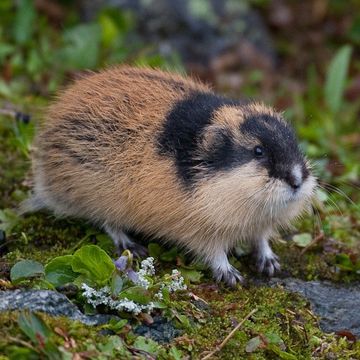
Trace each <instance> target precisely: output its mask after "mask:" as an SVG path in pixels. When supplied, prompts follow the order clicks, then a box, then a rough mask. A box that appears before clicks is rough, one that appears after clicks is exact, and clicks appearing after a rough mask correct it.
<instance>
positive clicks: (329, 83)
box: [324, 45, 352, 114]
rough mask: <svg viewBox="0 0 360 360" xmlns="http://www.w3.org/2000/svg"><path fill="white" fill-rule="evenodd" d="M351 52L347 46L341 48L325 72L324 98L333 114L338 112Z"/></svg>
mask: <svg viewBox="0 0 360 360" xmlns="http://www.w3.org/2000/svg"><path fill="white" fill-rule="evenodd" d="M351 52H352V49H351V47H350V46H349V45H345V46H343V47H342V48H341V49H340V50H339V51H338V52H337V53H336V55H335V57H334V58H333V59H332V61H331V63H330V65H329V67H328V70H327V75H326V82H325V88H324V96H325V102H326V105H327V106H328V108H329V109H330V110H331V111H332V113H333V114H336V113H337V112H338V111H339V109H340V106H341V103H342V98H343V94H344V90H345V82H346V77H347V73H348V68H349V63H350V57H351Z"/></svg>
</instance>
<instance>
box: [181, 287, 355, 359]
mask: <svg viewBox="0 0 360 360" xmlns="http://www.w3.org/2000/svg"><path fill="white" fill-rule="evenodd" d="M203 289H204V288H203ZM193 291H194V293H196V294H197V295H198V296H200V297H202V298H203V299H204V300H206V301H208V302H209V305H210V308H211V311H210V312H209V313H208V317H207V322H206V323H205V325H202V326H199V327H196V328H194V329H193V331H192V332H191V333H189V334H188V335H187V336H188V338H190V339H191V340H192V344H193V346H192V349H191V350H192V351H191V356H192V358H201V357H202V356H204V354H206V351H211V350H213V349H215V348H216V347H217V346H218V345H219V344H220V342H221V341H222V340H223V339H225V337H226V336H227V335H228V334H229V333H230V331H231V330H232V329H233V328H234V327H235V326H236V324H237V323H238V322H240V321H241V320H242V319H243V318H244V317H245V316H246V315H247V314H248V313H249V312H250V311H251V310H253V309H257V312H256V313H255V314H254V315H253V316H252V317H251V319H250V320H248V321H246V322H245V323H244V325H243V326H242V327H241V328H240V330H239V331H238V332H236V333H235V335H234V336H233V337H232V339H231V340H230V341H229V342H228V343H227V344H226V346H225V347H224V348H223V349H222V350H221V351H220V352H218V353H217V358H219V359H278V358H279V356H278V355H277V354H276V353H275V352H274V351H273V350H270V348H271V347H269V346H263V348H259V349H257V350H255V351H254V352H253V353H247V352H246V351H245V348H246V344H247V343H248V341H249V340H250V339H251V338H253V337H255V336H260V337H269V338H271V337H279V338H281V340H282V342H283V344H282V345H281V346H279V348H280V347H281V349H282V350H283V351H285V352H287V353H289V354H293V355H294V356H295V357H296V358H297V359H310V358H311V357H312V356H313V354H314V353H317V355H318V357H319V358H326V354H328V353H334V354H336V356H337V358H342V359H350V358H351V357H354V356H359V355H360V346H359V344H353V343H351V342H349V341H347V340H344V339H341V338H337V337H334V336H333V335H325V334H323V333H322V332H321V330H320V329H319V327H318V321H317V318H316V317H315V316H314V314H313V313H312V312H311V310H310V308H309V305H308V304H307V302H306V301H305V300H304V299H303V298H301V297H300V296H298V295H295V294H292V293H288V292H286V291H284V290H283V289H282V288H281V287H277V288H264V287H251V288H249V289H239V290H237V291H231V292H230V291H226V290H223V291H221V292H219V293H218V294H217V296H215V298H214V295H213V294H211V292H213V291H214V289H212V291H209V289H208V290H207V289H206V288H205V289H204V290H201V289H199V288H197V289H196V288H194V289H193ZM209 294H210V296H209ZM183 341H184V340H183V339H180V343H181V342H183ZM178 343H179V341H178ZM320 345H321V346H322V347H319V346H320ZM187 346H188V344H187V345H185V346H184V347H183V349H185V348H186V347H187ZM320 348H321V349H322V350H319V349H320Z"/></svg>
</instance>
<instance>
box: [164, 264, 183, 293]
mask: <svg viewBox="0 0 360 360" xmlns="http://www.w3.org/2000/svg"><path fill="white" fill-rule="evenodd" d="M162 288H167V289H168V290H169V292H171V293H172V292H175V291H178V290H186V289H187V286H186V284H185V281H184V278H183V277H182V276H181V273H180V271H179V270H177V269H174V270H173V271H172V273H171V282H169V283H168V284H163V287H162Z"/></svg>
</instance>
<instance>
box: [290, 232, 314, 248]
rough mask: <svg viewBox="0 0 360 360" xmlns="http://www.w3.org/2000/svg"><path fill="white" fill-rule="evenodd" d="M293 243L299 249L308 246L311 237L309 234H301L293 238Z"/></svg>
mask: <svg viewBox="0 0 360 360" xmlns="http://www.w3.org/2000/svg"><path fill="white" fill-rule="evenodd" d="M293 241H294V243H295V244H296V245H297V246H299V247H305V246H308V245H309V244H310V243H311V241H312V236H311V234H309V233H303V234H298V235H294V236H293Z"/></svg>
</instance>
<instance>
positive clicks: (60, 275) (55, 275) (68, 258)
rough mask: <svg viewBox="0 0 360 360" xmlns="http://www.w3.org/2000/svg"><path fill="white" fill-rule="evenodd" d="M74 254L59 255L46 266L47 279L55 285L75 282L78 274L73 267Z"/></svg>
mask: <svg viewBox="0 0 360 360" xmlns="http://www.w3.org/2000/svg"><path fill="white" fill-rule="evenodd" d="M72 261H73V256H72V255H64V256H58V257H56V258H54V259H53V260H51V261H50V262H49V263H48V264H47V265H46V266H45V279H46V280H47V281H49V282H50V283H51V284H53V285H54V286H62V285H65V284H68V283H71V282H73V281H74V280H75V279H76V278H77V277H78V274H77V273H75V272H74V271H73V269H72V266H71V264H72Z"/></svg>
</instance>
